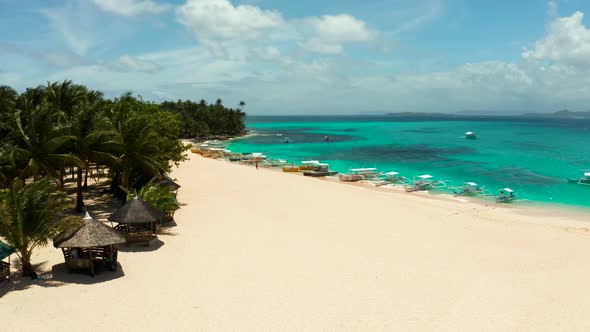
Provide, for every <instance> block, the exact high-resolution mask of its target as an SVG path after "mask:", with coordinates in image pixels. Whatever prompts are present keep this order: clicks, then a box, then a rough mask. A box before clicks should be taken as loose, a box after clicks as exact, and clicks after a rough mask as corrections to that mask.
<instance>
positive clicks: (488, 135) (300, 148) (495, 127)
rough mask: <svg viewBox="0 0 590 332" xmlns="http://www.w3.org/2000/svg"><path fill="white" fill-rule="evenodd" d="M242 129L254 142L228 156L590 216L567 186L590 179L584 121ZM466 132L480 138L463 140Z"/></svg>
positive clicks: (409, 121)
mask: <svg viewBox="0 0 590 332" xmlns="http://www.w3.org/2000/svg"><path fill="white" fill-rule="evenodd" d="M248 129H249V130H250V131H252V132H253V133H254V134H255V135H253V136H249V137H246V138H242V139H238V140H235V141H233V142H232V143H231V144H230V146H229V147H228V148H229V149H231V150H232V151H235V152H263V153H264V154H266V155H267V156H269V158H280V159H286V160H288V161H289V162H291V161H293V162H296V163H297V162H299V161H301V160H308V159H317V160H321V161H322V162H326V163H329V164H330V168H332V169H334V170H337V171H339V172H346V171H347V170H348V169H349V168H358V167H377V168H378V169H379V170H381V171H397V172H400V173H401V174H402V175H404V176H406V177H410V178H411V177H413V176H415V175H420V174H424V173H428V174H431V175H433V176H434V177H436V178H442V179H445V180H452V181H454V182H455V183H456V184H457V185H460V184H461V183H462V182H465V181H474V182H477V183H479V184H481V185H485V187H486V188H487V189H490V190H492V191H493V192H494V193H496V192H497V190H499V189H501V188H503V187H510V188H512V189H514V190H515V191H516V192H517V193H518V194H519V196H520V197H522V198H523V199H525V200H526V201H529V202H543V203H547V202H551V203H553V204H555V206H558V204H565V205H575V206H579V207H586V208H590V186H583V185H576V184H568V183H567V180H566V178H568V177H572V178H579V177H580V176H581V175H582V173H583V172H584V171H586V172H588V171H590V119H554V118H551V119H549V118H525V117H454V118H444V117H441V118H436V117H433V118H424V117H420V118H418V117H397V116H395V117H392V116H334V117H304V116H301V117H297V116H294V117H262V116H260V117H255V116H252V117H249V118H248ZM467 131H473V132H475V133H476V134H477V136H478V138H477V139H476V140H468V139H465V138H464V137H463V136H464V133H465V132H467ZM325 136H329V137H330V141H329V142H325V141H324V137H325ZM285 137H288V138H289V141H290V143H288V144H287V143H285V141H284V140H285V139H284V138H285Z"/></svg>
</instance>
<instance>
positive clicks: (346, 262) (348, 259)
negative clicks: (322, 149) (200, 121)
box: [0, 154, 590, 331]
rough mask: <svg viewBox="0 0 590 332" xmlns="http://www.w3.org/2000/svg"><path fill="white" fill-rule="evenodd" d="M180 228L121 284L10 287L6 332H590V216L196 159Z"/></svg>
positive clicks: (57, 281) (52, 267)
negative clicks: (589, 289) (589, 285)
mask: <svg viewBox="0 0 590 332" xmlns="http://www.w3.org/2000/svg"><path fill="white" fill-rule="evenodd" d="M172 175H173V177H175V178H177V179H178V181H179V183H180V184H181V185H182V186H183V187H182V188H181V189H180V191H179V194H178V198H179V200H180V201H181V203H183V204H184V206H183V207H182V208H181V210H179V211H178V212H177V214H176V220H177V224H178V226H177V227H174V228H171V229H169V230H167V232H166V234H163V235H161V236H160V242H158V243H156V244H154V245H153V246H152V247H151V248H150V249H147V250H146V249H144V248H141V247H137V248H135V247H132V248H131V249H124V250H123V251H124V252H121V253H120V255H119V261H120V263H121V267H122V269H121V270H120V272H118V273H117V274H112V273H110V272H103V273H102V274H101V275H99V276H98V277H96V278H94V279H92V278H90V277H89V276H87V275H83V274H67V273H65V269H64V267H63V257H62V256H61V253H60V252H59V251H58V250H56V249H53V248H51V247H47V248H43V249H41V250H40V251H39V252H38V254H37V255H36V257H34V261H35V262H36V263H43V262H45V264H44V265H43V269H44V270H45V271H46V275H47V278H48V279H47V280H46V281H35V282H30V281H27V280H17V281H14V282H11V283H10V284H7V283H4V284H0V296H2V297H0V312H2V313H3V315H2V317H6V318H5V319H4V320H3V329H6V330H7V331H33V330H35V331H39V330H42V331H56V330H68V331H83V330H88V329H89V327H90V328H92V329H96V330H103V329H104V330H106V329H109V330H113V331H119V330H127V331H135V330H144V331H161V330H165V329H166V330H170V329H174V330H182V331H184V330H190V331H195V330H197V331H558V330H559V331H588V330H590V320H589V319H588V317H589V316H590V298H589V297H587V296H585V292H584V289H583V287H584V286H585V284H586V282H587V280H589V279H590V265H589V264H588V263H587V262H588V258H587V256H588V253H589V252H590V232H588V229H587V228H586V226H585V220H587V218H586V219H585V218H584V215H579V216H577V215H576V216H574V215H572V216H569V215H568V216H567V217H563V216H562V215H561V214H549V213H533V212H534V211H531V213H529V212H524V211H525V210H527V209H509V208H502V207H496V206H493V207H492V206H488V207H485V206H482V205H478V204H472V203H458V202H454V201H449V200H448V199H441V198H439V197H432V199H425V198H424V197H422V196H423V195H413V194H406V193H399V194H398V193H395V192H394V193H390V192H382V191H380V190H367V189H366V188H363V187H359V186H348V185H341V184H340V183H334V182H331V181H322V180H318V179H310V178H305V177H300V176H287V175H285V174H282V173H280V172H265V171H257V170H256V169H255V168H253V167H246V166H242V165H235V164H231V163H227V162H222V161H219V160H212V159H206V158H202V157H199V156H196V155H193V154H191V155H190V160H189V161H187V162H185V163H183V164H182V165H181V166H180V167H179V168H178V169H176V170H175V171H174V173H173V174H172Z"/></svg>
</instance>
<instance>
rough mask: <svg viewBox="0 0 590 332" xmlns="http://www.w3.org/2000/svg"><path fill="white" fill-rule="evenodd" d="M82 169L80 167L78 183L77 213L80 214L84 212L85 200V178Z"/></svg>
mask: <svg viewBox="0 0 590 332" xmlns="http://www.w3.org/2000/svg"><path fill="white" fill-rule="evenodd" d="M82 171H83V170H82V167H78V177H77V182H76V209H75V211H76V212H78V213H81V212H84V198H83V197H82V191H83V188H82V177H83V176H84V174H83V172H82Z"/></svg>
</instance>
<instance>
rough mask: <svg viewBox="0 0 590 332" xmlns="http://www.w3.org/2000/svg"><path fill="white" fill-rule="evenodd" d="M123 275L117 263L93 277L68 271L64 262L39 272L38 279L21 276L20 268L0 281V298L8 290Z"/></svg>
mask: <svg viewBox="0 0 590 332" xmlns="http://www.w3.org/2000/svg"><path fill="white" fill-rule="evenodd" d="M46 263H47V262H43V263H40V264H36V265H35V266H34V269H35V271H40V270H42V269H40V267H42V266H43V265H45V264H46ZM124 275H125V272H124V271H123V268H122V267H121V265H120V264H119V263H117V271H110V270H101V271H99V272H98V273H97V274H96V275H95V276H94V277H92V276H90V274H89V273H88V272H87V271H84V270H80V271H72V272H68V271H67V269H66V265H65V263H59V264H55V265H54V266H53V267H52V268H51V271H46V272H42V273H39V277H38V279H31V278H30V277H23V276H21V274H20V269H18V270H15V271H13V272H12V274H11V276H10V280H6V281H3V282H0V298H2V297H4V295H6V294H8V293H9V292H18V291H22V290H26V289H28V288H31V287H34V286H38V287H60V286H63V285H66V284H81V285H92V284H97V283H101V282H105V281H110V280H113V279H117V278H121V277H123V276H124Z"/></svg>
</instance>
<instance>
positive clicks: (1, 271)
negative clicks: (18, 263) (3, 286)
mask: <svg viewBox="0 0 590 332" xmlns="http://www.w3.org/2000/svg"><path fill="white" fill-rule="evenodd" d="M15 252H16V249H14V248H13V247H11V246H9V245H7V244H6V243H4V242H2V241H0V282H1V281H3V280H5V279H8V278H10V255H12V254H14V253H15ZM5 258H8V262H5V261H4V259H5Z"/></svg>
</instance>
